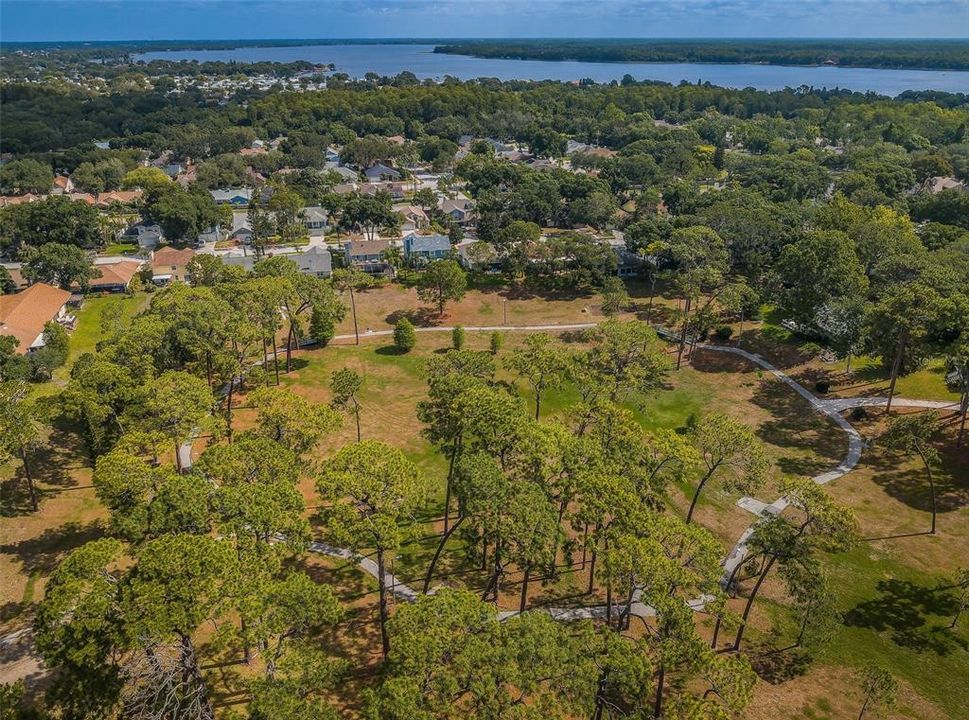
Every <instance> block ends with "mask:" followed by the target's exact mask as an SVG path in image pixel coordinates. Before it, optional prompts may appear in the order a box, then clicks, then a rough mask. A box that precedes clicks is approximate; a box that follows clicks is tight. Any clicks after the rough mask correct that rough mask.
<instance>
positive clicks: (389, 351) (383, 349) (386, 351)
mask: <svg viewBox="0 0 969 720" xmlns="http://www.w3.org/2000/svg"><path fill="white" fill-rule="evenodd" d="M374 352H375V353H377V354H378V355H391V356H394V355H406V354H407V352H408V351H406V350H401V349H400V348H399V347H397V346H396V345H381V346H380V347H379V348H377V349H376V350H374Z"/></svg>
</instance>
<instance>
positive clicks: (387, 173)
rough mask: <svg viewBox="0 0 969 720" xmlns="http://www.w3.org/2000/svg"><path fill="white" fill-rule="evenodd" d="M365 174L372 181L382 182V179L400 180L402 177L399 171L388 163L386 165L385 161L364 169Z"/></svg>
mask: <svg viewBox="0 0 969 720" xmlns="http://www.w3.org/2000/svg"><path fill="white" fill-rule="evenodd" d="M363 174H364V175H365V176H366V177H367V180H369V181H370V182H380V181H381V180H400V178H401V177H402V176H401V174H400V173H399V172H397V171H396V170H394V169H393V168H392V167H390V166H388V165H384V164H383V163H377V164H376V165H371V166H370V167H368V168H367V169H366V170H364V171H363Z"/></svg>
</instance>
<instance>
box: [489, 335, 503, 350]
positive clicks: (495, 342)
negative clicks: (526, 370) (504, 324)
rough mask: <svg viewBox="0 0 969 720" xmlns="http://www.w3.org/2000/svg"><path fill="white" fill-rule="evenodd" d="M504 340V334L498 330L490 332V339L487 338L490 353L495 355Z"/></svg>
mask: <svg viewBox="0 0 969 720" xmlns="http://www.w3.org/2000/svg"><path fill="white" fill-rule="evenodd" d="M504 342H505V336H504V335H502V334H501V333H500V332H498V331H497V330H495V331H494V332H492V333H491V339H490V340H489V345H490V347H491V354H492V355H497V354H498V351H499V350H501V346H502V344H503V343H504Z"/></svg>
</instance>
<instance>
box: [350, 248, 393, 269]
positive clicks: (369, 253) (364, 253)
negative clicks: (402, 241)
mask: <svg viewBox="0 0 969 720" xmlns="http://www.w3.org/2000/svg"><path fill="white" fill-rule="evenodd" d="M389 247H390V241H389V240H351V241H349V242H346V243H344V244H343V253H344V255H345V256H346V261H347V264H348V265H352V266H354V267H356V268H357V269H359V270H362V271H363V272H367V273H373V274H379V273H385V272H387V270H389V269H390V266H389V265H388V263H387V262H386V261H385V260H384V259H383V254H384V252H385V251H386V250H387V249H388V248H389Z"/></svg>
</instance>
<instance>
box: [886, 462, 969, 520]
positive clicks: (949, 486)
mask: <svg viewBox="0 0 969 720" xmlns="http://www.w3.org/2000/svg"><path fill="white" fill-rule="evenodd" d="M952 449H953V448H950V450H952ZM867 462H868V464H869V465H870V466H872V467H873V468H874V469H875V473H874V474H873V480H874V482H875V484H877V485H878V486H880V487H881V488H882V489H883V490H884V491H885V492H886V493H888V494H889V495H890V496H891V497H893V498H894V499H896V500H898V501H899V502H902V503H904V504H905V505H907V506H908V507H910V508H913V509H915V510H920V511H922V512H926V513H930V512H932V493H931V489H930V487H929V480H928V475H927V474H926V472H925V468H924V466H923V465H922V463H921V461H917V464H916V465H914V466H911V467H907V468H906V469H902V468H900V465H903V464H907V463H906V461H905V460H904V459H903V458H901V457H899V456H898V455H895V454H892V453H888V452H875V453H872V454H871V455H870V457H869V458H868V460H867ZM939 466H940V463H933V466H932V477H933V479H934V480H935V494H936V503H937V506H938V512H939V514H940V515H943V514H946V513H951V512H954V511H957V510H961V509H962V508H964V507H966V506H967V505H969V477H967V474H966V471H965V463H962V464H960V461H959V459H958V458H956V457H955V456H954V455H953V454H951V453H942V454H941V469H942V470H943V472H939V470H940V467H939ZM959 478H966V479H963V480H960V479H959Z"/></svg>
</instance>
